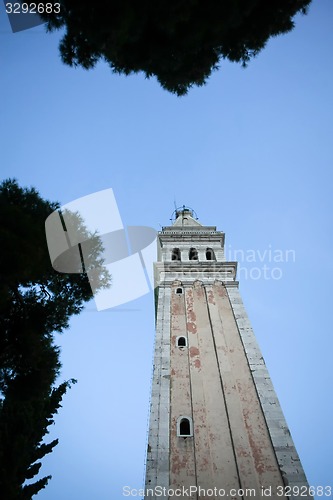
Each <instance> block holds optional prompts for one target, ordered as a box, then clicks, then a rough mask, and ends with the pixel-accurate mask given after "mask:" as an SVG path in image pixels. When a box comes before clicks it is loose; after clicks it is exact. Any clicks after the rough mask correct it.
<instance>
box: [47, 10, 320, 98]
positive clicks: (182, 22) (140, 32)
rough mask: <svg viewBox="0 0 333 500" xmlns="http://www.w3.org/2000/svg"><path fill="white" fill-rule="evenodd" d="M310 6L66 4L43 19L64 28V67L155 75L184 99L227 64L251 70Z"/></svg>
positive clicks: (51, 27) (61, 44)
mask: <svg viewBox="0 0 333 500" xmlns="http://www.w3.org/2000/svg"><path fill="white" fill-rule="evenodd" d="M310 1H311V0H270V1H267V0H243V1H235V0H234V1H230V0H210V1H209V2H202V1H198V0H187V1H184V0H173V1H172V2H170V1H169V2H167V1H165V0H156V1H154V2H151V1H148V0H142V1H141V2H137V1H135V0H127V1H125V0H123V1H119V0H101V1H99V2H98V3H94V2H92V1H88V0H81V1H80V2H78V1H76V0H60V3H61V8H60V13H59V14H57V15H56V14H54V13H51V14H46V13H44V14H42V17H43V19H44V20H45V21H47V26H48V29H49V30H54V29H59V28H60V27H61V28H62V27H65V28H66V32H65V35H64V37H63V39H62V41H61V43H60V53H61V57H62V60H63V61H64V63H65V64H69V65H70V66H77V65H79V66H82V67H84V68H86V69H90V68H93V67H94V66H95V64H96V63H97V61H98V60H100V59H102V60H105V61H106V62H107V63H108V64H109V65H110V67H111V68H112V70H113V71H114V72H116V73H123V74H125V75H129V74H131V73H137V72H139V71H142V72H143V73H144V74H145V75H146V77H147V78H149V77H151V76H152V75H155V76H156V78H157V80H158V81H159V82H160V84H161V85H162V87H163V88H165V89H166V90H168V91H170V92H173V93H175V94H177V95H184V94H186V93H187V92H188V90H189V89H190V88H191V87H193V86H194V85H199V86H200V85H204V84H205V83H206V81H207V79H208V77H209V76H210V74H211V72H212V71H214V70H215V69H216V68H217V67H218V66H219V64H220V62H221V60H223V59H229V60H231V61H234V62H239V63H241V64H243V65H246V64H247V63H248V62H249V61H250V59H251V58H252V57H254V56H255V55H257V54H258V53H259V52H260V51H261V50H262V49H263V48H264V46H265V44H266V42H267V40H268V39H269V38H270V37H271V36H276V35H278V34H281V33H286V32H288V31H290V30H291V29H292V28H293V26H294V24H293V21H292V19H293V17H294V16H295V15H296V14H297V13H303V14H304V13H306V9H307V6H308V5H309V4H310Z"/></svg>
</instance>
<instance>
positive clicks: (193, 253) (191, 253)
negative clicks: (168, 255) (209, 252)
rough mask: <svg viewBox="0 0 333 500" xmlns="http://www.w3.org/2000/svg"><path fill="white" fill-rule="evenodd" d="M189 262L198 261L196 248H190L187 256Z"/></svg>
mask: <svg viewBox="0 0 333 500" xmlns="http://www.w3.org/2000/svg"><path fill="white" fill-rule="evenodd" d="M188 258H189V259H190V260H198V251H197V249H196V248H191V249H190V251H189V254H188Z"/></svg>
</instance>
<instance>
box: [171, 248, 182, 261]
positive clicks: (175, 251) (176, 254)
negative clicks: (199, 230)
mask: <svg viewBox="0 0 333 500" xmlns="http://www.w3.org/2000/svg"><path fill="white" fill-rule="evenodd" d="M171 260H180V250H179V248H174V249H173V250H172V252H171Z"/></svg>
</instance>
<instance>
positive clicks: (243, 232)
mask: <svg viewBox="0 0 333 500" xmlns="http://www.w3.org/2000/svg"><path fill="white" fill-rule="evenodd" d="M332 16H333V4H332V2H330V1H329V0H317V1H314V2H313V4H312V5H311V7H310V11H309V14H308V16H300V17H298V18H297V21H296V28H295V30H294V31H293V32H291V33H289V34H287V35H285V36H282V37H277V38H275V39H272V40H271V41H270V42H269V43H268V45H267V47H266V49H265V50H264V51H263V52H262V53H261V54H260V55H259V56H258V57H257V58H256V59H255V60H254V61H252V62H251V63H250V65H249V67H248V68H247V69H245V70H244V69H242V68H241V67H240V66H237V65H235V64H230V63H227V62H224V63H222V64H221V68H220V70H219V71H217V72H215V73H214V75H213V76H212V77H211V78H210V80H209V82H208V84H207V85H206V86H205V87H203V88H198V89H193V90H192V91H190V93H189V95H188V96H186V97H183V98H177V97H175V96H173V95H171V94H168V93H167V92H166V91H164V90H162V89H161V88H160V87H159V85H158V84H157V83H156V81H155V80H154V79H151V80H145V79H144V78H143V77H142V76H141V75H136V76H131V77H127V78H125V77H120V76H117V75H113V74H112V73H111V71H110V70H109V68H108V67H107V66H106V65H104V64H102V63H100V64H98V65H97V67H96V68H95V69H94V70H93V71H89V72H87V71H84V70H82V69H72V68H69V67H66V66H64V65H63V64H62V63H61V61H60V58H59V55H58V49H57V46H58V43H59V38H60V35H59V34H57V33H55V34H52V35H49V34H46V33H45V32H44V27H43V26H39V27H37V28H34V29H31V30H27V31H23V32H20V33H16V34H13V33H12V32H11V29H10V25H9V22H8V19H7V17H6V15H5V13H4V10H3V9H2V8H1V13H0V37H1V43H0V61H1V69H2V73H1V83H0V88H1V95H2V101H1V108H0V109H1V111H0V113H1V123H0V137H1V151H0V158H1V174H2V175H1V177H2V178H7V177H16V178H17V179H18V181H19V183H20V184H21V185H23V186H35V187H36V188H37V189H38V190H39V191H40V193H41V195H42V196H43V197H45V198H48V199H50V200H58V201H59V202H61V203H62V204H65V203H68V202H70V201H72V200H74V199H76V198H79V197H81V196H85V195H87V194H90V193H93V192H95V191H99V190H102V189H106V188H110V187H111V188H113V190H114V193H115V196H116V199H117V202H118V206H119V209H120V212H121V215H122V219H123V222H124V224H125V225H145V226H150V227H154V228H155V229H159V228H160V226H161V225H167V224H168V223H169V219H170V216H171V213H172V211H173V209H174V201H176V203H177V204H178V205H182V204H183V203H185V204H186V205H189V206H191V207H193V208H194V209H195V210H196V212H197V213H198V216H199V218H200V221H201V222H202V223H203V224H208V225H216V226H217V227H218V229H219V230H223V231H225V233H226V250H227V255H228V256H229V257H230V258H233V255H234V252H235V251H236V250H242V251H243V252H244V255H249V254H248V253H246V252H248V251H249V250H252V251H254V252H256V255H257V258H256V262H246V261H244V262H240V264H239V266H240V268H242V269H243V270H242V271H241V273H243V274H241V276H240V280H241V282H240V290H241V293H242V296H243V300H244V302H245V305H246V308H247V311H248V314H249V316H250V319H251V321H252V324H253V327H254V331H255V333H256V336H257V339H258V341H259V344H260V346H261V349H262V351H263V355H264V358H265V361H266V364H267V365H268V368H269V371H270V374H271V377H272V380H273V383H274V386H275V389H276V391H277V394H278V396H279V399H280V402H281V405H282V408H283V410H284V413H285V416H286V418H287V422H288V424H289V427H290V430H291V433H292V435H293V438H294V441H295V443H296V447H297V449H298V452H299V454H300V456H301V459H302V462H303V466H304V469H305V471H306V473H307V476H308V480H309V483H310V484H311V485H323V486H326V485H332V470H333V459H332V444H333V443H332V441H333V437H332V436H333V433H332V427H331V420H332V410H333V403H332V374H331V369H330V366H331V364H332V363H331V361H330V360H331V352H332V333H331V330H332V327H331V324H332V320H331V317H330V306H331V304H330V299H331V296H332V292H331V280H332V277H333V276H332V275H333V265H332V258H331V255H332V251H331V248H332V243H333V241H332V232H331V228H332V163H333V154H332V144H333V137H332V121H333V120H332V111H333V109H332V108H333V106H332V100H333V94H332V88H333V71H332V69H333V58H332V52H331V49H332V46H333V31H332ZM268 249H272V250H281V251H282V252H284V251H286V250H289V249H291V250H293V251H294V254H295V259H290V260H289V261H288V262H282V263H276V262H274V261H273V262H272V259H269V258H268V257H265V259H264V260H263V262H261V261H260V256H259V254H258V252H261V254H262V253H263V252H264V251H265V250H268ZM245 260H246V259H245ZM264 264H265V265H266V266H268V267H269V269H270V272H268V279H264V277H263V273H262V272H261V273H260V277H259V278H258V279H256V276H257V275H258V274H256V272H255V271H253V269H254V268H259V270H260V269H261V270H262V266H263V265H264ZM274 267H279V268H280V270H281V272H282V276H281V277H280V279H274V278H273V276H272V274H271V271H272V269H273V268H274ZM251 271H252V275H251ZM251 276H252V278H251ZM153 340H154V307H153V295H152V294H149V295H146V296H144V297H142V298H140V299H138V300H136V301H133V302H131V303H128V304H125V305H124V306H121V307H118V308H116V309H110V310H106V311H103V312H99V313H98V312H97V311H96V309H95V306H94V303H93V302H92V303H89V304H88V305H87V307H86V309H85V311H84V312H83V313H82V314H81V315H80V316H79V317H76V318H74V319H73V320H72V322H71V328H70V330H68V331H67V332H65V333H64V334H63V335H62V336H61V337H60V336H59V337H58V338H57V341H58V343H59V345H61V346H62V363H63V370H62V378H64V379H65V378H69V377H74V378H77V379H78V381H79V382H78V384H76V385H75V386H74V387H73V388H72V389H71V390H70V391H69V393H68V394H67V395H66V397H65V399H64V402H63V408H62V409H61V411H60V413H59V415H58V416H57V419H56V425H55V426H54V427H53V428H52V436H51V437H53V436H56V437H59V439H60V443H59V445H58V446H57V447H56V448H55V450H54V451H53V453H52V454H51V455H50V456H48V457H47V458H45V459H44V461H43V464H44V465H43V467H42V472H43V474H45V475H46V474H52V476H53V479H52V480H51V482H50V483H49V485H48V486H47V488H46V489H45V490H44V491H42V492H41V493H40V494H39V495H38V498H40V499H41V500H58V499H59V498H62V499H63V500H72V499H73V498H80V500H91V499H93V498H94V499H95V498H97V499H98V500H109V499H111V498H112V499H113V500H118V499H119V500H120V499H121V498H124V497H123V495H122V487H123V486H125V485H130V486H132V487H133V488H140V487H141V486H142V481H143V469H144V459H145V447H146V430H147V417H148V405H149V392H150V379H151V367H152V350H153ZM51 437H50V438H51Z"/></svg>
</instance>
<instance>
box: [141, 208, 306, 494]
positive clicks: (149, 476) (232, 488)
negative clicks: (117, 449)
mask: <svg viewBox="0 0 333 500" xmlns="http://www.w3.org/2000/svg"><path fill="white" fill-rule="evenodd" d="M174 214H175V215H174V218H173V223H172V225H170V226H167V227H164V228H163V229H162V231H160V232H159V236H158V244H159V248H158V262H157V263H156V264H155V279H156V284H157V286H156V288H155V292H156V339H155V351H154V371H153V382H152V393H151V409H150V424H149V436H148V450H147V463H146V484H145V489H146V498H150V499H155V498H168V497H170V498H171V496H172V495H173V493H175V492H176V494H177V495H178V497H180V498H191V499H192V500H194V499H196V500H197V499H199V498H216V499H217V498H221V497H222V496H226V497H229V498H232V499H237V500H240V499H242V498H244V499H245V498H247V496H252V497H254V498H264V497H265V496H270V497H271V498H275V499H277V498H281V497H283V498H295V499H296V498H299V496H300V493H299V491H303V494H302V497H303V498H312V497H311V496H310V495H308V494H307V481H306V477H305V474H304V471H303V468H302V465H301V462H300V459H299V456H298V454H297V451H296V449H295V446H294V443H293V440H292V438H291V435H290V432H289V429H288V426H287V423H286V421H285V418H284V416H283V413H282V410H281V408H280V405H279V402H278V399H277V396H276V394H275V391H274V388H273V385H272V382H271V380H270V377H269V374H268V371H267V368H266V366H265V362H264V360H263V357H262V354H261V352H260V349H259V347H258V344H257V341H256V339H255V336H254V333H253V330H252V328H251V325H250V322H249V319H248V317H247V314H246V311H245V309H244V306H243V303H242V300H241V297H240V294H239V290H238V282H237V281H236V269H237V263H236V262H227V261H226V260H225V257H224V233H223V232H221V231H217V230H216V227H213V226H203V225H202V224H201V223H200V222H199V221H198V220H197V218H196V217H195V213H194V212H193V210H192V209H190V208H187V207H185V206H183V207H182V208H180V209H177V210H175V212H174ZM157 487H158V488H157ZM163 488H164V490H163ZM148 491H149V493H147V492H148ZM161 491H164V494H163V495H160V494H159V493H160V492H161ZM168 491H169V494H168V493H165V492H168ZM223 491H224V492H225V494H224V495H223V494H222V492H223ZM250 491H252V493H250ZM156 492H158V494H157V493H156ZM172 492H173V493H172ZM184 492H185V493H184ZM265 492H266V494H265ZM269 492H270V494H269ZM297 492H298V493H297ZM155 493H156V495H155ZM178 493H179V494H178ZM295 493H296V494H295Z"/></svg>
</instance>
